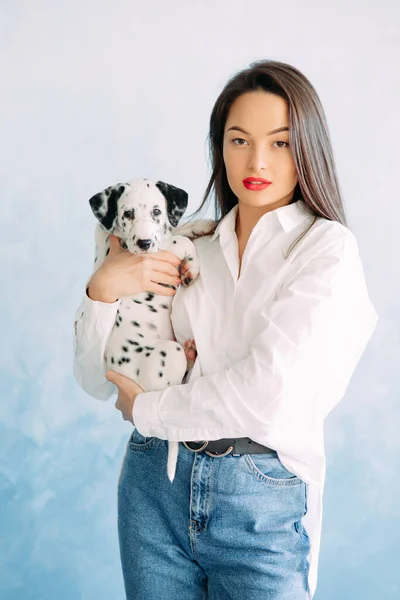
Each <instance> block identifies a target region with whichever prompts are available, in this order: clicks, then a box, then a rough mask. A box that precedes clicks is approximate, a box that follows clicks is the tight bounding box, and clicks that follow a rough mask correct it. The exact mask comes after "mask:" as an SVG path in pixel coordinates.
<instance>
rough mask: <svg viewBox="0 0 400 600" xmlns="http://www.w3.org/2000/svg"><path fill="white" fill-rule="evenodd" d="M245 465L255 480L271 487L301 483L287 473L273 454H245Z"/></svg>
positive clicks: (291, 474)
mask: <svg viewBox="0 0 400 600" xmlns="http://www.w3.org/2000/svg"><path fill="white" fill-rule="evenodd" d="M244 457H245V463H246V465H247V467H248V469H249V470H250V472H251V473H252V475H254V477H255V478H256V479H258V480H259V481H263V482H264V483H266V484H268V485H272V486H291V485H299V484H301V483H303V481H302V479H300V477H298V476H297V475H295V474H294V473H292V472H291V471H289V470H288V469H287V468H286V467H285V466H284V465H283V464H282V463H281V461H280V460H279V456H278V454H277V453H276V452H274V453H273V454H245V455H244Z"/></svg>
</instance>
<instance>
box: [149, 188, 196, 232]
mask: <svg viewBox="0 0 400 600" xmlns="http://www.w3.org/2000/svg"><path fill="white" fill-rule="evenodd" d="M156 187H158V189H159V190H160V192H161V193H162V195H163V196H164V197H165V200H166V203H167V215H168V221H169V222H170V223H171V225H172V227H176V226H177V225H178V223H179V220H180V218H181V217H182V215H183V213H184V212H185V210H186V208H187V205H188V198H189V194H188V193H187V192H185V190H181V189H180V188H177V187H175V186H173V185H171V184H169V183H165V182H164V181H157V183H156Z"/></svg>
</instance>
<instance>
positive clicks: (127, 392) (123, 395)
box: [106, 371, 144, 425]
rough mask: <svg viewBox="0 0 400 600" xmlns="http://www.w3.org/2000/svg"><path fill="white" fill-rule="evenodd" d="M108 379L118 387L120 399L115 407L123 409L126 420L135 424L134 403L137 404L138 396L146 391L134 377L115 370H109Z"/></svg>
mask: <svg viewBox="0 0 400 600" xmlns="http://www.w3.org/2000/svg"><path fill="white" fill-rule="evenodd" d="M106 379H108V381H111V383H114V384H115V385H116V386H117V387H118V399H117V401H116V403H115V408H118V410H120V411H121V413H122V418H123V419H124V421H130V422H131V423H132V425H134V422H133V414H132V413H133V405H134V404H135V400H136V396H138V395H139V394H141V393H142V392H144V390H143V389H142V388H141V387H140V385H138V384H137V383H136V382H135V381H132V379H129V378H128V377H125V375H121V374H120V373H116V372H115V371H107V372H106Z"/></svg>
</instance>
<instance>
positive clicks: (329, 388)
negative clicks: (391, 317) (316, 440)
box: [133, 231, 377, 448]
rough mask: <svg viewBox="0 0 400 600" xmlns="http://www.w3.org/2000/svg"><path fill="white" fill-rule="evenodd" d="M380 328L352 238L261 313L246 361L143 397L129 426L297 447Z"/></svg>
mask: <svg viewBox="0 0 400 600" xmlns="http://www.w3.org/2000/svg"><path fill="white" fill-rule="evenodd" d="M221 310H223V307H221ZM376 322H377V315H376V312H375V310H374V308H373V306H372V304H371V302H370V300H369V297H368V293H367V289H366V285H365V280H364V273H363V269H362V265H361V262H360V258H359V254H358V247H357V243H356V241H355V238H354V235H353V234H352V233H351V232H350V231H349V232H348V234H346V235H345V236H344V237H343V238H342V239H341V240H339V242H338V240H336V241H334V242H332V243H327V244H326V246H325V248H324V249H322V250H320V251H319V252H318V253H317V254H316V255H315V256H314V257H313V258H312V259H311V260H310V261H309V262H308V264H306V265H305V266H303V267H302V268H301V270H300V271H299V272H298V273H297V274H296V275H294V276H293V277H292V279H291V280H290V281H288V282H286V283H285V284H283V285H282V286H281V287H280V288H279V289H277V291H276V295H275V299H274V301H273V303H272V304H269V305H268V307H264V308H263V307H261V310H260V315H259V328H258V333H257V335H256V336H255V337H254V339H253V340H250V345H249V347H250V350H249V353H248V355H247V356H246V357H245V358H244V359H243V360H241V361H240V362H237V363H236V364H233V365H232V366H230V367H229V368H226V369H225V370H223V371H219V372H215V373H212V374H206V375H204V376H202V377H199V378H198V379H196V380H191V381H190V382H189V383H187V384H185V385H177V386H171V387H170V388H167V389H166V390H164V391H161V392H146V393H142V394H139V395H138V396H137V398H136V401H135V404H134V407H133V417H134V421H135V425H136V427H137V429H138V430H139V431H140V433H142V434H143V435H145V436H157V437H159V438H161V439H168V440H170V441H184V440H215V439H220V438H228V437H231V438H233V437H245V436H248V437H251V438H252V439H254V440H255V441H261V440H264V442H261V443H265V440H269V445H270V447H272V448H275V447H278V446H277V439H276V438H277V437H279V436H281V437H282V436H284V437H285V438H286V440H287V445H288V446H290V445H292V446H293V448H295V445H296V443H297V438H298V435H296V431H298V430H299V428H302V429H303V431H302V435H303V438H304V435H305V431H304V428H308V427H309V428H310V431H311V430H312V428H313V425H315V424H316V423H318V424H320V423H321V420H323V419H324V418H325V416H326V415H327V414H328V413H329V412H330V410H331V409H332V408H333V406H334V405H335V404H336V403H337V402H338V401H339V400H340V399H341V398H342V396H343V395H344V393H345V390H346V388H347V385H348V383H349V381H350V378H351V375H352V373H353V371H354V370H355V368H356V365H357V363H358V361H359V359H360V357H361V355H362V353H363V351H364V348H365V346H366V344H367V342H368V340H369V338H370V336H371V335H372V332H373V330H374V328H375V325H376ZM227 350H228V351H229V348H228V349H227ZM314 431H316V429H315V427H314ZM274 438H275V439H274Z"/></svg>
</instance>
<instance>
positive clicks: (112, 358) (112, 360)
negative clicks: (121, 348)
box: [111, 356, 115, 364]
mask: <svg viewBox="0 0 400 600" xmlns="http://www.w3.org/2000/svg"><path fill="white" fill-rule="evenodd" d="M111 362H112V364H114V363H115V360H114V357H113V356H112V357H111Z"/></svg>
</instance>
